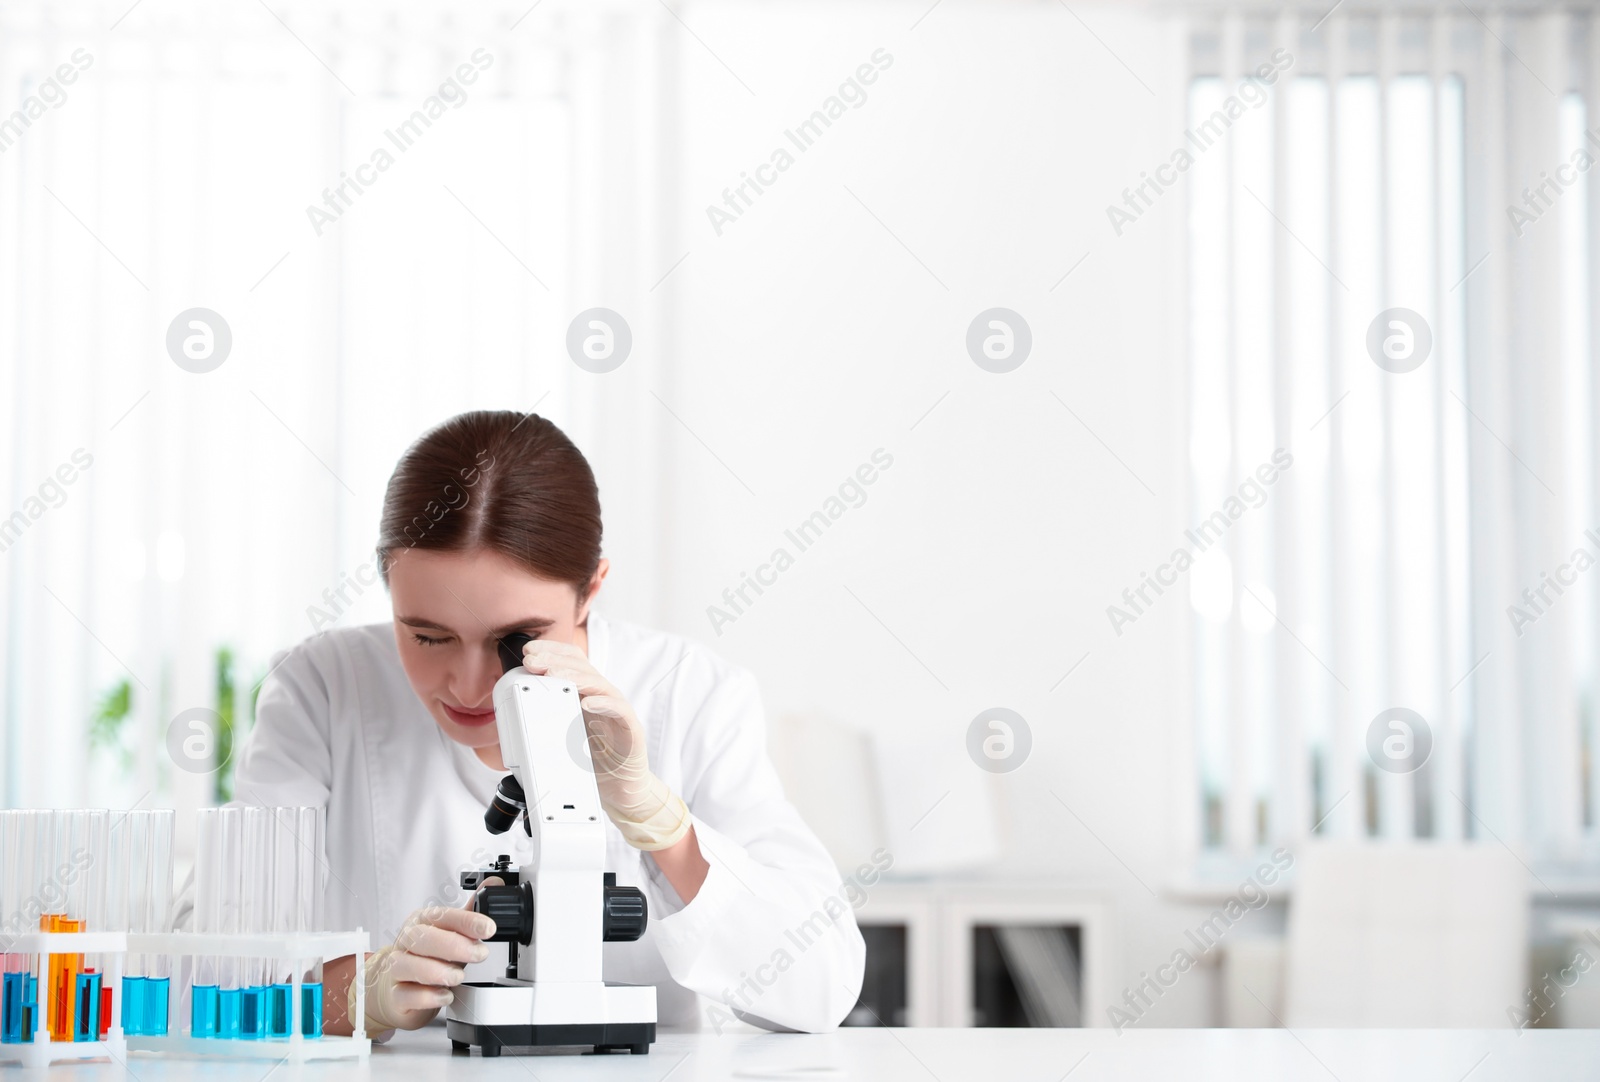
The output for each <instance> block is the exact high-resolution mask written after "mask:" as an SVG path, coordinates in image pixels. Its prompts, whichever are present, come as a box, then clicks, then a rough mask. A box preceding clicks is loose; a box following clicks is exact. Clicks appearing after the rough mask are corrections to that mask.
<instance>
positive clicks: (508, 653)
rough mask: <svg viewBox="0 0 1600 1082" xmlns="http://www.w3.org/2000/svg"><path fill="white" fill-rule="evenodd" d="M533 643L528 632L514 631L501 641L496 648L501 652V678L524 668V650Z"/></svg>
mask: <svg viewBox="0 0 1600 1082" xmlns="http://www.w3.org/2000/svg"><path fill="white" fill-rule="evenodd" d="M532 641H533V636H532V635H529V634H528V633H527V632H526V631H513V632H512V633H511V634H509V635H507V636H506V637H505V638H503V639H501V640H500V642H499V643H498V645H497V647H496V648H497V649H498V650H499V652H500V675H501V676H504V675H505V674H506V673H508V672H510V671H511V670H512V669H520V668H522V648H523V647H524V646H526V645H528V644H529V643H530V642H532Z"/></svg>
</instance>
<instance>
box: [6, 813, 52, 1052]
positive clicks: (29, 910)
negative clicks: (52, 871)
mask: <svg viewBox="0 0 1600 1082" xmlns="http://www.w3.org/2000/svg"><path fill="white" fill-rule="evenodd" d="M16 815H17V831H18V848H17V856H16V870H17V887H16V894H15V901H16V909H15V910H14V912H13V914H12V919H13V920H14V921H15V922H16V928H17V931H18V932H19V933H20V932H31V931H33V930H34V928H35V927H36V926H38V927H43V924H42V923H40V921H41V916H40V914H41V912H42V911H41V909H40V904H39V884H40V882H41V875H42V872H41V869H42V867H43V861H44V860H45V859H46V858H45V856H44V854H45V853H47V852H48V851H49V848H50V827H51V815H50V813H49V812H39V811H21V812H17V813H16ZM13 965H15V966H17V967H18V969H17V970H14V971H13V977H14V979H13V980H12V981H11V982H10V984H9V985H8V986H7V988H8V995H7V997H6V1008H7V1009H6V1023H5V1025H6V1036H7V1040H8V1041H10V1042H22V1043H31V1042H32V1041H33V1040H34V1038H35V1036H36V1035H37V1034H38V1032H39V1023H40V1021H41V1019H40V1018H39V977H38V972H37V971H38V966H39V956H38V955H37V954H18V955H15V956H14V957H13ZM45 991H46V996H45V998H46V1002H47V1005H48V1000H49V989H48V987H47V988H46V990H45Z"/></svg>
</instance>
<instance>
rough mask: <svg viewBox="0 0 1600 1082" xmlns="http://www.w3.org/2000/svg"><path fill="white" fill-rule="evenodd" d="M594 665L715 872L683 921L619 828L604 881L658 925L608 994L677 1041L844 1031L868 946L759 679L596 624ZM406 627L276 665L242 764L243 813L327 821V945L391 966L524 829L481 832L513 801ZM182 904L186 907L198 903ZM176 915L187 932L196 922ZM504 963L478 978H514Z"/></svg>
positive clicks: (615, 960)
mask: <svg viewBox="0 0 1600 1082" xmlns="http://www.w3.org/2000/svg"><path fill="white" fill-rule="evenodd" d="M588 634H589V658H590V661H591V663H592V664H593V665H594V667H595V669H596V670H597V671H598V672H599V673H600V674H601V675H602V676H604V677H605V678H606V679H608V680H609V681H611V683H613V684H614V685H616V687H617V688H618V689H619V690H620V691H621V692H622V693H623V695H624V696H625V697H626V698H627V700H628V702H629V703H631V704H632V705H633V708H634V710H635V711H636V712H637V713H638V716H639V720H640V722H641V724H642V725H643V726H644V731H645V734H646V738H647V741H648V754H649V761H650V767H651V769H652V770H653V771H654V772H655V773H656V774H657V775H659V776H660V777H661V779H662V780H663V781H665V782H666V783H667V784H668V785H669V786H671V788H672V790H673V791H674V792H676V793H677V794H679V795H680V796H681V797H682V798H683V799H684V801H685V803H687V804H688V806H689V811H690V814H691V816H692V817H693V820H694V829H695V834H696V836H697V837H698V839H699V844H700V851H701V853H702V854H704V856H705V859H706V861H707V863H708V864H710V866H711V868H710V872H709V873H708V874H707V876H706V879H705V883H704V884H703V885H702V886H701V888H700V891H699V893H698V894H696V895H695V898H694V900H693V901H692V902H690V903H689V904H688V905H684V904H683V903H682V901H681V900H680V899H679V898H678V895H677V893H676V891H674V889H673V887H672V885H671V884H670V883H669V882H668V881H667V878H666V876H665V875H663V874H662V873H661V870H660V869H659V868H657V867H656V863H655V860H654V858H652V857H649V856H648V855H647V854H645V853H644V852H642V851H640V850H638V849H635V848H633V847H632V846H630V845H628V844H627V842H626V841H624V840H623V837H622V834H621V833H620V832H619V831H618V830H617V829H616V827H615V825H613V824H612V823H611V822H610V821H609V820H607V821H606V823H605V827H606V865H605V866H606V870H608V871H615V872H616V873H617V882H618V883H619V884H623V885H633V886H637V887H639V888H640V889H642V890H643V891H644V893H645V895H646V898H647V900H648V905H649V918H650V919H649V926H648V930H647V931H646V932H645V934H644V936H643V937H642V938H640V939H639V940H637V941H635V942H631V943H607V944H605V945H604V948H603V952H604V977H605V979H606V980H608V981H620V982H624V983H629V984H653V985H655V986H656V990H657V993H656V999H657V1012H658V1020H659V1021H660V1023H661V1024H663V1025H674V1026H683V1027H687V1028H691V1029H693V1028H699V1026H700V1022H701V1018H702V1009H701V1008H702V1001H700V1000H699V999H697V996H696V994H697V993H698V994H699V995H700V996H705V997H708V999H709V1000H710V1001H711V1002H709V1003H705V1004H704V1007H705V1017H706V1018H707V1019H709V1020H711V1021H712V1022H714V1023H715V1022H717V1021H718V1020H721V1019H726V1020H728V1021H732V1020H733V1019H734V1018H737V1019H740V1020H743V1021H746V1022H750V1023H752V1024H754V1025H757V1026H761V1027H763V1028H766V1029H775V1030H785V1029H787V1030H798V1031H802V1032H816V1031H820V1030H826V1029H831V1028H833V1027H835V1026H837V1025H838V1024H839V1022H840V1021H841V1020H843V1018H844V1017H845V1015H846V1014H848V1013H849V1011H850V1010H851V1008H852V1007H854V1005H855V1002H856V999H857V997H858V995H859V993H860V990H861V982H862V976H863V969H864V965H865V957H866V947H865V944H864V942H863V941H862V937H861V932H860V930H859V929H858V928H857V926H856V922H855V913H854V910H853V909H852V908H851V906H850V904H849V900H848V899H849V896H848V895H847V894H846V892H845V889H844V885H843V879H842V877H841V875H840V872H839V870H838V868H837V867H836V865H835V864H834V862H833V860H832V858H831V857H830V856H829V854H828V851H827V850H826V849H825V848H824V847H823V845H822V843H821V842H820V841H819V840H818V839H817V837H816V835H815V834H814V833H813V832H812V831H811V829H810V828H809V827H807V826H806V824H805V822H804V821H803V820H802V819H801V818H800V815H799V813H798V812H797V811H796V810H795V808H794V806H793V805H792V804H790V803H789V801H788V800H787V799H786V798H785V797H784V795H783V791H782V786H781V784H780V782H779V780H778V776H777V773H776V771H775V770H774V769H773V765H772V761H771V759H770V758H769V757H768V755H767V751H766V732H765V718H764V716H763V711H762V704H761V698H760V693H759V691H758V690H757V687H756V682H755V680H754V678H753V677H752V676H751V674H750V673H749V672H748V671H746V670H744V669H741V668H739V667H738V666H735V665H732V664H730V663H728V662H727V661H725V660H723V659H722V658H720V657H718V656H717V655H716V654H714V653H712V652H711V651H709V650H707V649H705V648H704V647H703V646H700V645H698V644H696V643H694V642H692V641H690V640H688V639H685V638H683V637H681V636H677V635H671V634H667V633H664V632H660V631H654V630H650V629H648V628H643V627H639V626H636V625H633V624H629V623H626V622H622V621H613V620H607V619H605V618H604V617H602V616H600V615H599V614H597V613H594V612H593V611H591V613H590V616H589V623H588ZM394 636H395V632H394V627H393V625H392V624H388V623H384V624H371V625H367V626H364V627H352V628H341V629H335V630H330V631H325V632H322V633H320V634H318V635H315V636H312V637H311V638H309V639H306V640H305V641H304V642H302V643H300V644H299V645H298V646H295V647H294V648H292V649H290V650H288V651H284V652H280V653H279V654H278V655H276V656H275V657H274V658H273V660H272V667H271V670H270V673H269V675H268V676H267V678H266V680H265V681H264V682H263V684H262V686H261V694H260V699H259V700H258V703H257V706H256V720H255V727H254V729H253V730H252V731H251V732H250V734H249V737H248V739H247V740H246V742H245V745H244V748H243V750H242V752H241V754H240V757H239V760H238V764H237V770H236V774H235V782H234V795H235V798H236V801H237V802H242V803H247V804H261V805H288V804H298V805H305V804H313V805H320V806H323V807H326V808H327V816H328V831H327V860H328V863H329V872H330V874H329V877H328V879H327V887H326V894H325V898H326V926H327V927H328V928H329V929H334V930H339V929H351V928H356V927H360V928H364V929H367V930H368V931H370V932H371V933H372V945H373V948H374V949H376V948H377V947H378V946H381V945H382V944H384V943H388V942H392V941H393V940H394V937H395V935H396V933H397V931H398V929H399V928H400V926H401V924H402V923H403V922H404V921H405V919H406V917H407V916H408V915H409V914H410V913H411V912H413V911H414V910H416V909H418V908H419V907H422V906H425V905H438V904H449V905H460V904H462V903H463V902H465V900H466V897H467V895H466V892H464V891H462V890H461V888H460V879H459V876H460V873H461V872H462V871H465V870H469V869H474V868H478V867H480V866H483V865H485V864H488V863H490V862H492V861H493V859H494V857H495V856H496V855H497V854H501V853H507V854H509V855H510V856H511V857H512V859H513V860H514V861H516V862H517V863H519V864H523V863H526V862H530V861H531V858H532V847H531V842H530V839H529V838H528V837H527V836H526V835H525V834H524V832H523V830H522V829H521V827H520V826H518V827H517V828H516V829H514V830H512V831H510V832H508V833H506V834H502V835H498V836H496V835H491V834H490V833H489V832H488V831H487V830H486V829H485V827H484V823H483V813H484V810H485V808H487V806H488V802H489V798H490V796H491V794H492V793H493V792H494V789H495V786H496V785H498V784H499V781H500V779H501V777H502V776H503V775H502V774H501V773H500V772H497V771H495V770H491V769H490V768H489V767H487V766H485V765H484V764H483V762H482V761H481V760H479V759H478V757H477V756H476V755H474V754H473V753H472V751H471V750H470V749H468V748H466V747H463V746H462V745H460V744H457V743H455V742H454V741H452V740H450V739H449V738H447V737H446V736H445V735H444V734H443V733H442V732H441V731H440V729H439V727H438V725H437V724H436V723H435V722H434V720H433V718H432V716H431V715H430V714H429V713H428V711H427V709H426V708H425V707H424V706H423V704H422V703H421V701H419V700H418V698H417V696H416V693H415V692H413V691H412V689H411V686H410V684H409V683H408V682H407V680H406V676H405V671H404V670H403V669H402V668H401V665H400V657H399V653H398V651H397V648H396V645H395V637H394ZM185 893H186V895H187V894H188V893H189V892H188V891H186V892H185ZM187 909H188V906H187V905H186V904H185V903H184V902H183V901H180V905H179V914H180V923H181V924H182V925H186V924H187V923H188V919H187V917H188V913H187ZM504 957H505V952H504V950H503V949H496V950H493V951H492V952H491V957H490V960H489V961H488V962H482V963H475V964H472V965H469V966H468V967H467V979H469V980H492V979H494V978H495V977H496V976H498V975H500V974H502V973H503V972H504Z"/></svg>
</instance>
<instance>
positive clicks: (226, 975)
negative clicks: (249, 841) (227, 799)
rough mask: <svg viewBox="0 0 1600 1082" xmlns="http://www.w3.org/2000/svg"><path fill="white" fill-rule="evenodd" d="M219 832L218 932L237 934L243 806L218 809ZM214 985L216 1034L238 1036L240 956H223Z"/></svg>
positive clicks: (241, 892) (240, 905) (241, 884)
mask: <svg viewBox="0 0 1600 1082" xmlns="http://www.w3.org/2000/svg"><path fill="white" fill-rule="evenodd" d="M218 816H219V819H220V825H219V826H218V831H219V833H220V835H221V843H222V852H221V854H220V855H221V858H222V880H221V890H220V891H219V892H218V895H217V900H218V903H219V905H218V914H219V917H218V923H217V931H218V932H221V933H222V934H223V935H229V936H236V935H238V934H239V932H240V926H239V919H240V915H241V912H242V909H243V901H244V859H243V856H244V809H243V808H221V809H219V810H218ZM219 968H220V980H219V983H218V987H217V1036H218V1037H228V1038H237V1037H238V1036H239V1023H240V1014H241V1011H242V1009H243V1005H242V1003H241V996H242V992H243V988H242V987H241V985H240V980H239V975H240V971H241V959H240V958H239V957H238V956H236V955H224V956H223V957H222V959H221V965H220V967H219Z"/></svg>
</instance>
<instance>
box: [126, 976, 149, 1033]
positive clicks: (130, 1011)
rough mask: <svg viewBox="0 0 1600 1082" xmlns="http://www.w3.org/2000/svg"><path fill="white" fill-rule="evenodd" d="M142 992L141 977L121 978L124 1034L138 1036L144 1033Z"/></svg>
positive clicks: (142, 980) (143, 989)
mask: <svg viewBox="0 0 1600 1082" xmlns="http://www.w3.org/2000/svg"><path fill="white" fill-rule="evenodd" d="M144 993H145V980H144V978H143V977H123V978H122V1032H123V1034H124V1035H125V1036H128V1037H138V1036H140V1035H141V1034H143V1033H144Z"/></svg>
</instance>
